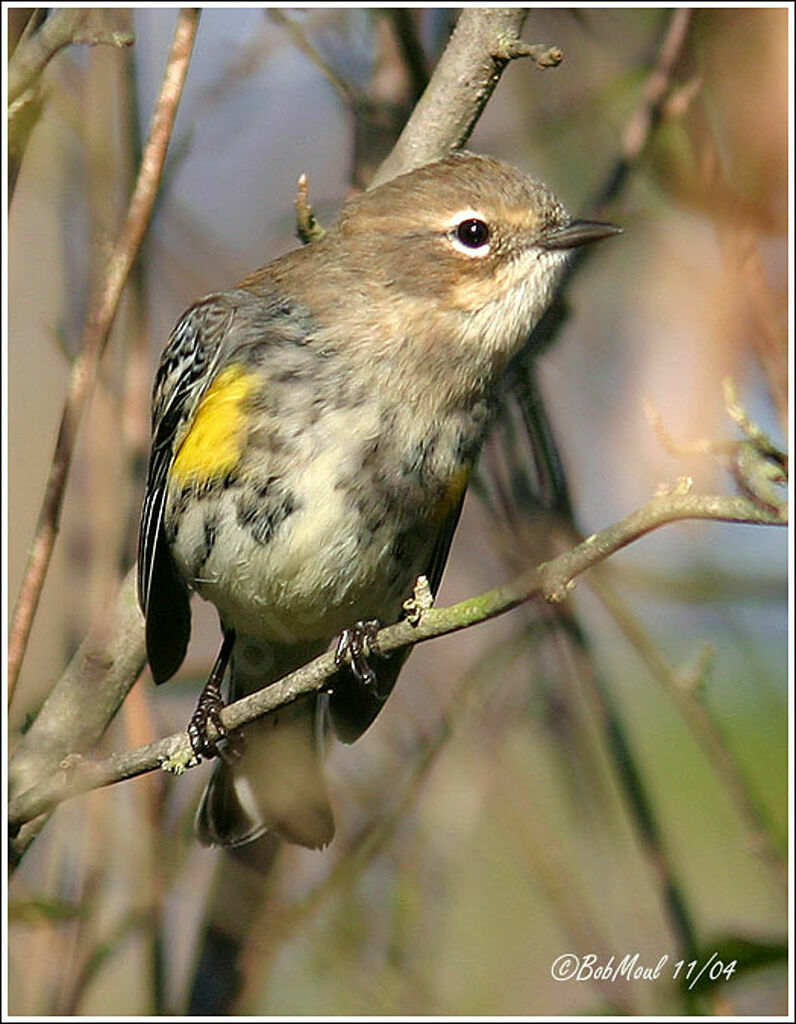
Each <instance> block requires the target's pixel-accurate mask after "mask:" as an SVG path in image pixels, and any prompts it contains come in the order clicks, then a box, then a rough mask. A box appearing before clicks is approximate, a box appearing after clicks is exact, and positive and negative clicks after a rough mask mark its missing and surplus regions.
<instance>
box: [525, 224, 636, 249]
mask: <svg viewBox="0 0 796 1024" xmlns="http://www.w3.org/2000/svg"><path fill="white" fill-rule="evenodd" d="M621 232H622V228H620V227H618V226H617V225H616V224H606V223H603V222H602V221H599V220H571V221H570V222H569V224H567V225H566V227H563V228H555V229H554V230H553V231H549V232H548V233H547V234H546V235H544V236H543V237H542V238H540V239H539V241H538V242H537V243H536V244H537V245H538V246H539V247H540V248H542V249H574V248H576V246H579V245H585V244H586V243H587V242H598V241H599V240H600V239H601V238H608V236H609V235H618V234H621Z"/></svg>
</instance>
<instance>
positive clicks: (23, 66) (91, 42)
mask: <svg viewBox="0 0 796 1024" xmlns="http://www.w3.org/2000/svg"><path fill="white" fill-rule="evenodd" d="M109 13H110V12H108V11H101V10H94V9H92V8H79V7H62V8H59V9H58V10H56V11H54V12H53V13H52V14H50V15H49V16H48V17H47V18H45V20H44V21H43V22H42V24H41V25H40V26H39V27H38V28H37V29H36V30H35V31H33V32H31V33H30V34H27V33H26V34H25V36H23V38H22V39H21V40H20V44H19V45H18V46H17V48H16V50H15V51H14V55H13V56H12V58H11V60H10V61H9V64H8V116H9V120H13V118H14V115H15V114H16V112H17V111H18V110H19V109H20V107H21V106H22V105H23V104H24V103H25V102H26V101H25V93H28V91H29V90H30V89H32V88H33V87H34V86H35V85H36V82H37V80H38V78H39V77H40V75H41V73H42V72H43V71H44V69H45V67H46V66H47V64H49V62H50V61H51V60H52V58H53V57H54V56H55V55H56V54H57V53H58V52H59V51H60V50H63V49H64V47H66V46H70V45H72V44H85V45H88V46H99V45H103V44H104V45H107V46H131V45H132V43H133V41H134V40H133V36H132V35H131V34H130V33H129V32H121V31H118V30H117V29H115V28H114V26H113V24H112V23H111V21H110V20H109V18H108V14H109Z"/></svg>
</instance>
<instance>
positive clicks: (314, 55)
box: [268, 7, 365, 110]
mask: <svg viewBox="0 0 796 1024" xmlns="http://www.w3.org/2000/svg"><path fill="white" fill-rule="evenodd" d="M268 15H269V17H270V18H271V19H272V20H273V21H275V22H276V23H277V25H280V26H281V27H282V28H283V29H285V31H286V32H288V33H289V34H290V36H291V38H292V40H293V42H294V43H295V44H296V46H297V47H298V48H299V50H301V52H302V53H304V54H306V56H307V57H309V59H310V60H311V61H312V62H313V64H314V65H315V66H316V67H317V68H318V70H319V71H320V72H321V74H322V75H323V76H324V78H325V79H326V80H327V81H328V82H329V84H330V85H331V86H332V87H333V89H334V90H335V92H336V93H337V95H338V96H339V97H340V99H341V100H342V101H343V103H345V104H346V106H348V107H350V108H351V109H352V110H356V109H358V108H359V107H360V106H361V105H362V104H363V103H364V100H365V97H364V94H363V93H362V92H361V90H360V89H359V88H358V87H357V85H356V84H355V83H354V82H352V81H350V80H349V79H347V78H343V77H342V76H341V75H339V74H338V73H337V72H336V71H335V70H334V68H333V67H332V66H331V64H329V62H328V61H327V60H325V59H324V58H323V57H322V56H321V54H320V53H319V52H318V50H316V48H315V47H314V46H313V45H312V43H311V42H310V41H309V39H308V38H307V35H306V33H305V32H304V30H303V29H302V27H301V26H300V25H298V24H297V23H296V22H295V21H294V20H293V19H292V18H290V17H288V16H287V15H286V14H285V13H284V11H282V10H281V9H280V8H278V7H272V8H269V9H268Z"/></svg>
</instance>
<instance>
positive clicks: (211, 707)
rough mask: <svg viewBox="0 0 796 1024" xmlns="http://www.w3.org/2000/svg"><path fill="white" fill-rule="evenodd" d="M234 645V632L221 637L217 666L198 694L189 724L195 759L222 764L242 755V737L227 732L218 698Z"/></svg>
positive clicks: (189, 736) (222, 703)
mask: <svg viewBox="0 0 796 1024" xmlns="http://www.w3.org/2000/svg"><path fill="white" fill-rule="evenodd" d="M234 642H235V634H234V633H232V632H229V633H226V634H225V635H224V642H223V643H222V645H221V650H220V651H219V654H218V657H217V658H216V663H215V665H213V670H212V672H211V673H210V677H209V679H208V680H207V682H206V683H205V685H204V688H203V690H202V692H201V693H200V694H199V700H198V701H197V702H196V709H195V711H194V713H193V714H192V715H191V720H190V722H189V723H188V738H189V739H190V741H191V749H192V750H193V752H194V754H195V755H196V757H198V758H202V757H205V758H207V759H208V760H209V759H210V758H213V757H220V758H221V759H222V760H224V761H234V760H236V759H237V758H239V757H240V755H241V754H242V753H243V737H242V736H241V734H240V733H239V732H238V731H236V730H230V729H227V727H226V726H225V725H224V723H223V722H222V721H221V712H222V710H223V708H224V701H223V700H222V699H221V680H222V679H223V678H224V672H225V671H226V668H227V663H228V662H229V658H230V654H231V653H232V646H233V644H234ZM208 727H210V728H211V729H212V731H213V734H214V735H212V736H211V735H210V734H209V732H208Z"/></svg>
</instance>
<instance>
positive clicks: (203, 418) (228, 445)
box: [171, 366, 258, 484]
mask: <svg viewBox="0 0 796 1024" xmlns="http://www.w3.org/2000/svg"><path fill="white" fill-rule="evenodd" d="M257 382H258V377H257V375H256V374H254V373H252V372H251V371H250V370H247V369H246V368H245V367H243V366H228V367H226V369H224V370H222V371H221V373H220V374H219V375H218V377H217V378H216V379H215V381H213V383H212V384H211V385H210V387H209V389H208V390H207V392H206V393H205V394H204V396H203V398H202V400H201V402H200V403H199V407H198V409H197V410H196V414H195V416H194V418H193V423H192V424H191V426H190V427H189V429H188V433H187V434H186V435H185V437H184V438H183V440H182V444H181V445H180V448H179V451H178V452H177V454H176V456H175V457H174V462H173V463H172V466H171V476H172V479H174V480H176V481H177V483H179V484H187V483H203V482H204V481H206V480H212V479H214V478H216V477H219V476H224V475H225V474H227V473H229V472H231V471H232V470H233V469H234V468H235V466H236V465H237V464H238V459H239V458H240V455H241V452H242V451H243V446H244V444H245V442H246V425H247V417H246V400H247V398H248V397H249V395H250V394H251V393H252V391H253V390H254V388H255V386H256V384H257Z"/></svg>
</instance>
